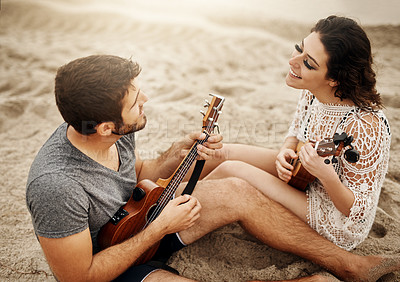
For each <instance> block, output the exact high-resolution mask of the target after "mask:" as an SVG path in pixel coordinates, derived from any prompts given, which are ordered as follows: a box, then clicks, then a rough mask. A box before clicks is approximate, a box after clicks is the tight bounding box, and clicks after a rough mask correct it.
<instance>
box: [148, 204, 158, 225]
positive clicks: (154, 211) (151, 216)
mask: <svg viewBox="0 0 400 282" xmlns="http://www.w3.org/2000/svg"><path fill="white" fill-rule="evenodd" d="M161 210H162V209H160V208H159V206H158V203H155V204H154V205H152V206H151V207H150V208H149V210H148V211H147V214H146V222H148V223H151V222H152V221H154V220H155V219H156V218H157V216H159V215H160V213H161Z"/></svg>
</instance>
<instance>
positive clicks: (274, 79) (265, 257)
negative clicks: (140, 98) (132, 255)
mask: <svg viewBox="0 0 400 282" xmlns="http://www.w3.org/2000/svg"><path fill="white" fill-rule="evenodd" d="M136 2H139V1H136ZM275 2H279V4H278V3H275ZM332 2H335V1H330V2H328V1H317V0H314V1H310V2H309V3H310V6H309V7H308V6H307V5H306V4H304V1H303V2H302V3H303V4H301V3H300V4H299V3H297V2H295V1H291V0H285V1H283V2H282V1H256V0H247V1H226V0H225V1H223V0H220V1H211V0H208V1H178V0H174V1H161V0H159V1H156V0H151V1H141V2H139V3H135V2H134V1H122V0H119V1H77V0H75V1H67V0H65V1H60V0H57V1H50V0H49V1H28V0H26V1H17V0H15V1H2V2H1V12H0V17H1V18H0V19H1V20H0V61H1V64H0V93H1V94H0V140H1V141H0V144H1V145H0V156H1V158H0V174H1V175H2V177H1V178H0V280H1V281H54V280H55V279H54V277H53V275H52V273H51V271H50V269H49V267H48V265H47V263H46V260H45V258H44V256H43V253H42V251H41V248H40V246H39V243H38V241H37V240H36V238H35V236H34V233H33V228H32V224H31V219H30V215H29V213H28V211H27V208H26V205H25V185H26V179H27V174H28V171H29V167H30V165H31V163H32V161H33V158H34V156H35V155H36V153H37V151H38V150H39V148H40V147H41V145H42V144H43V143H44V142H45V140H46V139H47V138H48V137H49V136H50V134H51V133H52V132H53V131H54V129H56V128H57V127H58V125H59V124H60V123H61V122H62V119H61V116H60V115H59V113H58V110H57V108H56V106H55V102H54V94H53V88H54V75H55V72H56V70H57V68H58V67H59V66H61V65H63V64H65V63H67V62H69V61H71V60H73V59H75V58H78V57H83V56H87V55H91V54H114V55H118V56H122V57H131V56H132V58H133V59H134V60H136V61H138V62H139V63H140V65H141V66H142V68H143V71H142V74H141V75H140V77H139V79H140V83H141V88H142V89H143V90H144V91H145V92H146V93H147V95H148V96H149V97H150V100H149V101H148V103H147V104H146V105H145V111H146V114H147V117H148V125H147V127H146V128H145V129H144V130H143V131H141V132H139V133H138V134H137V140H138V148H139V152H140V155H141V156H142V158H152V157H156V156H158V154H159V153H160V152H162V151H163V150H165V149H167V148H168V147H169V146H170V144H171V143H172V142H173V141H176V140H178V139H179V138H181V137H182V136H183V135H184V134H187V133H189V132H191V131H195V130H199V129H200V127H201V119H202V116H201V115H200V114H199V110H201V109H202V105H203V101H204V99H210V98H209V96H208V94H209V93H216V94H220V95H223V96H224V97H225V98H226V102H225V105H224V108H223V113H222V115H221V117H220V120H219V124H220V130H221V133H222V134H223V135H224V141H225V142H226V143H244V144H253V145H257V146H263V147H268V148H279V146H280V144H281V142H282V141H283V139H284V137H285V134H286V132H287V129H288V126H289V124H290V121H291V119H292V115H293V112H294V109H295V106H296V102H297V99H298V95H299V91H298V90H293V89H291V88H289V87H287V86H286V84H285V80H284V78H285V76H286V74H287V72H288V60H289V58H290V54H291V52H292V50H293V45H294V43H297V42H299V41H301V39H302V38H304V37H305V36H307V35H308V32H309V30H310V28H311V27H312V25H313V24H314V23H315V22H316V20H318V19H319V18H322V17H325V16H328V15H329V14H340V15H345V16H353V17H355V18H356V19H357V20H359V21H360V22H361V23H362V24H363V26H365V29H366V31H367V33H368V35H369V36H370V39H371V41H372V44H373V51H374V54H375V64H376V70H377V75H378V90H379V91H380V93H381V94H382V97H383V99H384V101H385V104H386V109H385V113H386V115H387V117H388V119H389V121H390V124H391V128H392V134H393V137H392V145H391V159H390V167H389V172H388V175H387V177H386V180H385V183H384V186H383V188H382V193H381V198H380V202H379V207H378V210H377V215H376V220H375V223H374V225H373V228H372V230H371V232H370V234H369V236H368V238H367V239H366V240H365V241H364V242H363V243H362V244H361V245H359V246H358V247H357V248H356V249H355V250H353V252H354V253H357V254H363V255H367V254H382V253H383V254H394V253H399V252H400V158H399V156H400V142H399V138H400V137H399V136H400V132H399V130H400V109H399V108H400V82H399V81H400V80H399V78H400V48H399V47H400V26H399V24H400V22H399V20H398V19H397V18H398V15H396V12H395V11H399V4H398V3H399V2H398V1H387V3H386V4H384V2H385V1H360V0H358V1H347V2H351V4H346V1H337V2H335V3H336V4H332ZM388 3H389V4H388ZM309 243H310V244H312V242H309ZM170 265H171V266H173V267H175V268H177V269H178V270H179V272H180V273H181V274H182V275H184V276H186V277H189V278H193V279H198V280H200V281H243V280H250V279H271V280H275V279H276V280H278V279H291V278H296V277H302V276H306V275H309V274H312V273H318V272H324V270H323V269H321V268H320V267H319V266H317V265H315V264H313V263H311V262H309V261H306V260H304V259H302V258H299V257H297V256H294V255H291V254H286V253H282V252H280V251H277V250H274V249H272V248H269V247H267V246H265V245H263V244H261V243H260V242H259V241H257V240H256V239H255V238H253V237H251V236H250V235H248V234H246V233H245V232H244V231H243V230H242V229H241V228H240V227H239V226H238V225H237V224H232V225H229V226H226V227H223V228H221V229H218V230H216V231H215V232H213V233H211V234H209V235H207V236H205V237H204V238H202V239H201V240H199V241H198V242H196V243H194V244H192V245H191V246H189V247H187V248H185V249H183V250H181V251H179V252H178V253H176V254H175V255H174V256H173V257H172V258H171V260H170ZM381 281H400V272H396V273H391V274H388V275H386V276H385V277H383V278H382V279H381Z"/></svg>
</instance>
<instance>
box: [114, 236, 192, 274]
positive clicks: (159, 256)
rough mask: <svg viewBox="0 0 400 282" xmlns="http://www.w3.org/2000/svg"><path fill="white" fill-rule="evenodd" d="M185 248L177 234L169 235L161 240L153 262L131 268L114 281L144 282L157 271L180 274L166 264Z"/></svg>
mask: <svg viewBox="0 0 400 282" xmlns="http://www.w3.org/2000/svg"><path fill="white" fill-rule="evenodd" d="M183 247H185V245H184V244H183V243H182V241H181V240H180V239H179V237H178V235H177V234H176V233H174V234H168V235H166V236H165V237H164V238H163V239H162V240H161V242H160V247H159V248H158V250H157V252H156V254H155V255H154V257H153V258H152V259H151V261H149V262H147V263H146V264H141V265H136V266H131V267H130V268H128V270H127V271H125V272H124V273H122V274H121V275H120V276H119V277H118V278H117V279H115V280H114V281H117V282H123V281H130V282H136V281H137V282H140V281H143V279H145V278H146V277H147V276H148V275H149V274H150V273H151V272H153V271H154V270H157V269H164V270H168V271H170V272H172V273H175V274H179V273H178V271H176V270H175V269H173V268H172V267H170V266H168V265H166V262H167V261H168V259H169V258H170V256H171V255H172V254H173V253H174V252H176V251H179V250H180V249H182V248H183Z"/></svg>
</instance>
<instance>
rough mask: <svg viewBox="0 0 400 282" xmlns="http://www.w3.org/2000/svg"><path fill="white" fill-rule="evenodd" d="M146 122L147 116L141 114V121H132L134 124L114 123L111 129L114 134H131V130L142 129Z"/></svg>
mask: <svg viewBox="0 0 400 282" xmlns="http://www.w3.org/2000/svg"><path fill="white" fill-rule="evenodd" d="M146 123H147V117H146V116H143V120H142V122H141V123H140V124H139V123H134V124H124V123H122V124H116V128H115V131H113V133H114V134H116V135H127V134H131V133H133V132H136V131H139V130H142V129H143V128H144V127H145V126H146Z"/></svg>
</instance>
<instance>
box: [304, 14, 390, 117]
mask: <svg viewBox="0 0 400 282" xmlns="http://www.w3.org/2000/svg"><path fill="white" fill-rule="evenodd" d="M311 32H317V33H318V34H319V35H320V40H321V42H322V44H323V45H324V47H325V50H326V52H327V53H328V56H329V60H328V63H327V67H328V73H327V76H328V78H331V79H334V80H336V81H337V82H338V86H337V89H336V91H335V96H336V97H339V98H341V99H351V100H352V101H353V102H354V104H355V105H356V106H358V107H360V108H370V109H376V108H382V107H383V104H382V99H381V97H380V95H379V93H378V92H377V90H376V79H375V76H376V75H375V72H374V70H373V69H372V64H373V59H372V53H371V44H370V41H369V39H368V36H367V35H366V33H365V31H364V30H363V29H362V28H361V27H360V26H359V25H358V24H357V23H356V22H355V21H354V20H352V19H349V18H346V17H339V16H329V17H327V18H326V19H322V20H319V21H318V23H317V24H316V25H315V26H314V27H313V28H312V29H311Z"/></svg>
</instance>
